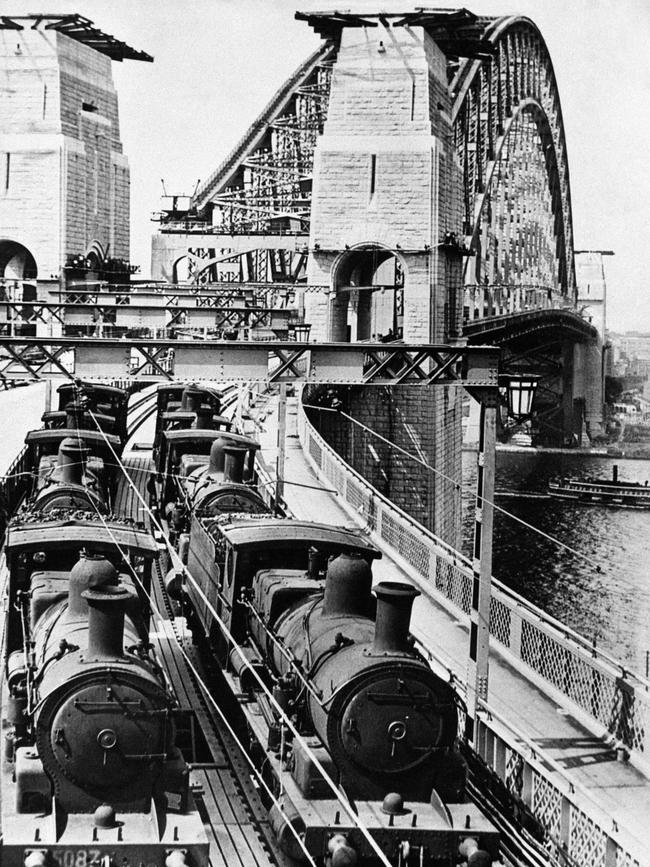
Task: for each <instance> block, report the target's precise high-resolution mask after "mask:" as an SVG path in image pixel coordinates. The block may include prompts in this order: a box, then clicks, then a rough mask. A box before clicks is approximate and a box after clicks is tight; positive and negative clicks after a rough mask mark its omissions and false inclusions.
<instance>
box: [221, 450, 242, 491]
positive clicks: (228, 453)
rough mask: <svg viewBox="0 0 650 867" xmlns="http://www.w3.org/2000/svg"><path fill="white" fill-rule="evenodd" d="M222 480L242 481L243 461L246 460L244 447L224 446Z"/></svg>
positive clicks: (238, 482)
mask: <svg viewBox="0 0 650 867" xmlns="http://www.w3.org/2000/svg"><path fill="white" fill-rule="evenodd" d="M223 452H224V465H223V480H224V482H235V483H236V484H242V482H243V481H244V462H245V461H246V449H242V448H240V447H239V446H224V449H223Z"/></svg>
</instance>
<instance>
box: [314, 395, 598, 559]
mask: <svg viewBox="0 0 650 867" xmlns="http://www.w3.org/2000/svg"><path fill="white" fill-rule="evenodd" d="M303 408H304V409H316V410H323V411H324V412H335V413H337V414H338V415H342V416H344V417H345V418H347V419H349V420H350V421H351V422H353V423H354V424H356V425H358V426H359V427H360V428H362V429H363V430H365V431H367V432H368V433H369V434H372V436H374V437H377V439H380V440H381V441H382V442H384V443H386V445H388V446H390V447H391V448H394V449H396V450H397V451H398V452H401V453H402V454H403V455H404V456H405V457H407V458H409V459H410V460H412V461H415V462H416V463H418V464H421V465H422V466H423V467H426V469H428V470H431V472H432V473H435V474H436V475H438V476H440V478H442V479H445V480H446V481H448V482H450V483H451V484H452V485H454V487H455V488H456V490H457V491H465V493H469V494H475V493H476V491H474V489H473V488H470V487H468V486H467V485H463V484H462V483H461V482H459V481H458V480H457V479H454V478H452V477H451V476H448V475H447V474H446V473H444V472H443V471H442V470H440V469H438V468H437V467H434V466H432V465H431V464H429V463H427V462H426V461H424V460H422V458H419V457H417V456H416V455H414V454H412V453H411V452H408V451H407V450H406V449H404V448H402V446H398V445H397V443H394V442H391V440H389V439H387V438H386V437H385V436H382V434H380V433H378V432H377V431H375V430H373V429H372V428H369V427H368V426H367V425H365V424H364V423H363V422H361V421H359V420H358V419H356V418H354V417H353V416H351V415H348V414H347V413H346V412H344V411H343V410H339V409H334V408H332V407H328V406H315V405H311V404H304V405H303ZM481 499H482V500H483V501H484V502H486V503H487V504H488V505H490V506H492V508H493V509H495V510H496V511H497V512H501V514H503V515H505V516H506V517H508V518H510V519H511V520H513V521H516V522H517V523H518V524H521V525H522V526H523V527H526V528H527V529H529V530H532V531H533V532H534V533H538V534H539V535H540V536H543V537H544V538H545V539H547V540H548V541H549V542H553V543H554V544H555V545H558V546H559V547H560V548H564V549H565V550H566V551H568V552H569V553H570V554H573V555H574V556H576V557H578V558H580V559H581V560H584V561H585V563H588V564H589V566H591V567H592V568H594V569H595V570H596V572H602V571H603V570H602V566H599V565H598V564H597V563H594V562H593V561H592V560H590V559H589V557H588V556H587V555H586V554H583V553H582V552H581V551H578V550H576V549H575V548H572V547H571V545H567V543H566V542H562V541H560V539H556V538H555V537H554V536H550V535H549V534H548V533H545V532H544V530H540V529H539V527H535V526H534V525H533V524H529V523H528V521H524V519H523V518H519V517H518V516H517V515H513V514H512V512H509V511H508V510H507V509H504V508H502V507H501V506H498V505H497V504H496V503H494V502H492V501H490V500H488V499H487V498H486V497H481Z"/></svg>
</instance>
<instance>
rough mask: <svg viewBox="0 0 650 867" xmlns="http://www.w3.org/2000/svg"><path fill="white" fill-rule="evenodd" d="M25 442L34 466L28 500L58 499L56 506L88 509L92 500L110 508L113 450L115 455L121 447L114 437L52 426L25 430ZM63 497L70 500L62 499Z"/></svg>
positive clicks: (114, 470) (114, 472)
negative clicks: (53, 427) (45, 428)
mask: <svg viewBox="0 0 650 867" xmlns="http://www.w3.org/2000/svg"><path fill="white" fill-rule="evenodd" d="M25 443H26V444H27V446H28V448H29V450H30V458H29V463H30V466H33V467H34V469H35V480H34V484H33V486H32V491H31V494H30V498H31V499H34V498H35V499H36V500H39V498H40V500H41V501H42V503H44V502H45V501H47V500H53V498H54V499H55V500H56V499H57V498H60V502H57V503H56V507H57V508H58V507H61V508H65V507H71V506H76V507H77V508H90V509H91V510H92V509H93V508H94V505H93V503H95V505H97V507H98V508H101V509H102V510H103V511H110V508H111V502H112V497H113V495H114V492H115V487H116V484H117V468H116V466H115V464H116V459H115V455H114V452H115V454H119V450H120V448H121V443H120V440H119V438H118V437H116V436H114V435H111V434H104V433H100V432H99V431H97V430H84V431H80V430H79V429H78V428H56V429H53V430H36V431H29V432H28V434H27V436H26V437H25ZM46 491H48V492H47V494H46ZM84 492H86V493H84ZM66 496H68V499H69V500H70V501H71V502H67V503H66V502H65V498H66ZM84 504H85V505H84ZM53 507H54V506H53V505H50V508H53Z"/></svg>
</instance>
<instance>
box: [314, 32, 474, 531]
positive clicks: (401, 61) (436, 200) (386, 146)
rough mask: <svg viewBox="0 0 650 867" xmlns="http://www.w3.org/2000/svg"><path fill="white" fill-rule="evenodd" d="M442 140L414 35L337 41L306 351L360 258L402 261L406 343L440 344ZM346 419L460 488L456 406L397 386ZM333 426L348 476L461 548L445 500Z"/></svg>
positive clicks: (458, 227)
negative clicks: (355, 475) (382, 254)
mask: <svg viewBox="0 0 650 867" xmlns="http://www.w3.org/2000/svg"><path fill="white" fill-rule="evenodd" d="M451 133H452V125H451V101H450V94H449V91H448V87H447V72H446V59H445V57H444V55H443V53H442V52H441V51H440V49H439V48H438V46H437V45H436V44H435V42H434V41H433V40H432V39H431V37H430V36H429V35H428V34H427V33H426V31H425V30H424V29H423V28H421V27H412V28H409V27H395V28H385V27H383V26H382V25H381V24H380V25H379V26H378V27H376V28H366V29H364V28H344V29H343V32H342V35H341V46H340V50H339V53H338V57H337V60H336V63H335V66H334V70H333V77H332V86H331V93H330V102H329V108H328V117H327V122H326V125H325V129H324V133H323V135H322V136H321V137H320V139H319V141H318V145H317V148H316V153H315V161H314V180H313V194H312V213H311V236H310V245H309V246H310V260H309V265H308V278H309V283H312V284H321V285H323V284H324V285H327V286H329V294H326V293H306V295H305V316H306V320H307V321H308V322H310V323H311V325H312V332H311V334H312V337H313V338H314V339H316V340H345V339H347V316H348V297H347V294H346V291H347V290H346V289H345V288H344V285H343V284H344V282H345V281H344V277H343V276H342V275H343V273H344V271H345V267H344V264H345V263H347V262H349V261H350V257H351V256H354V253H355V251H360V250H364V249H366V250H367V249H377V250H379V251H390V252H391V253H393V254H394V255H395V256H396V257H397V258H398V259H399V261H400V264H401V267H402V270H403V273H404V320H403V323H404V334H403V336H404V340H405V341H406V342H409V343H418V342H420V343H435V342H439V343H443V342H446V340H447V339H448V334H449V322H448V310H449V300H450V295H451V293H452V291H453V290H454V289H456V288H457V287H459V286H460V285H461V261H460V259H459V258H458V257H457V256H455V255H454V254H453V250H451V251H450V249H449V246H448V245H444V241H445V238H446V236H447V234H448V233H455V234H457V235H460V234H461V232H462V222H461V203H462V199H461V173H460V168H459V165H458V163H457V159H456V156H455V153H454V149H453V147H452V138H451ZM441 245H442V246H441ZM346 273H349V272H346ZM366 291H367V290H366ZM353 339H354V335H353ZM381 395H384V396H383V397H382V396H381ZM386 395H388V396H386ZM350 405H351V406H352V407H354V409H355V414H356V415H357V416H358V417H359V418H360V419H361V420H364V419H365V420H366V422H367V423H368V424H369V426H372V427H375V429H377V430H379V432H381V433H382V434H383V435H385V436H388V437H389V438H390V437H393V438H394V440H395V441H396V442H398V444H400V445H402V446H403V447H404V448H406V449H408V450H409V451H413V452H414V453H417V454H419V455H420V457H422V458H423V459H424V460H426V461H427V462H429V463H430V464H432V465H433V466H435V467H436V468H437V469H438V470H439V471H440V472H441V473H442V474H444V475H445V476H449V477H452V478H455V479H460V429H461V428H460V424H461V421H460V419H461V410H460V401H456V400H455V399H454V400H451V401H450V398H449V396H448V395H445V394H444V393H443V392H442V391H440V390H434V389H429V388H422V387H419V386H400V387H396V388H395V389H393V391H392V392H390V393H388V392H386V390H385V389H380V390H379V391H378V390H376V389H375V388H368V389H365V390H362V391H354V394H353V397H352V398H351V400H350ZM333 424H334V422H331V421H330V422H328V426H329V427H328V433H329V435H330V436H332V437H333V438H335V439H336V440H337V442H338V445H339V447H340V449H341V450H342V453H343V454H345V453H347V454H349V455H351V456H352V461H353V465H354V466H355V468H356V469H357V470H358V471H360V472H362V473H363V474H364V475H366V476H367V478H369V479H371V480H374V479H376V480H377V481H378V487H380V489H381V487H382V484H383V487H384V489H386V490H390V496H391V499H393V500H394V501H395V502H396V503H397V504H398V505H400V506H401V507H403V508H404V509H406V510H409V511H411V512H412V514H414V516H416V517H417V518H418V519H419V520H421V521H422V522H423V523H425V524H426V525H428V526H429V527H430V528H431V529H432V530H434V532H437V533H438V534H439V535H440V536H442V537H443V538H444V539H445V540H446V541H448V542H450V543H451V544H457V543H458V541H459V533H460V512H459V509H457V508H456V507H455V500H456V499H457V493H456V491H455V488H453V486H452V489H451V490H450V485H449V483H448V482H444V483H443V482H442V476H437V475H436V474H435V473H432V472H430V471H427V470H424V469H423V468H422V467H419V468H418V465H417V464H413V463H412V462H411V464H410V466H408V465H407V464H405V463H403V462H402V460H401V459H398V458H397V457H396V455H395V452H394V450H392V453H390V454H389V452H384V451H383V450H382V449H379V450H377V446H376V444H375V446H374V448H375V452H376V454H377V455H378V456H379V460H377V459H376V458H375V457H374V456H373V453H372V452H371V451H369V450H368V449H367V448H366V447H363V448H361V447H360V446H359V444H358V442H357V443H356V444H354V443H352V442H348V441H347V440H346V438H347V437H348V434H347V433H346V432H345V431H344V430H343V428H342V429H341V431H340V432H339V433H336V432H335V431H333V430H332V429H331V428H332V425H333ZM350 436H351V434H350Z"/></svg>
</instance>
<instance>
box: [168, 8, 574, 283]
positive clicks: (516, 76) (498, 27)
mask: <svg viewBox="0 0 650 867" xmlns="http://www.w3.org/2000/svg"><path fill="white" fill-rule="evenodd" d="M298 17H302V18H303V19H305V20H307V21H308V22H309V23H310V24H311V26H312V27H314V29H315V30H316V31H317V32H319V33H320V34H321V35H322V36H324V37H325V38H326V41H325V42H324V44H323V45H322V46H321V48H320V49H319V51H317V52H316V53H315V54H314V55H313V56H312V57H311V58H309V59H308V60H307V61H306V62H305V63H304V64H303V65H302V66H301V67H300V69H298V70H297V71H296V73H295V74H294V75H293V76H292V77H291V78H290V79H289V80H288V81H287V82H286V83H285V85H283V87H282V88H281V89H280V90H279V91H278V92H277V93H276V95H275V96H274V98H273V99H272V100H271V102H270V103H269V104H268V105H267V106H266V108H265V109H264V110H263V111H262V113H261V114H260V116H259V118H258V119H257V120H256V121H255V123H254V124H253V125H252V126H251V127H250V129H249V130H248V131H247V133H246V135H245V136H244V138H243V139H242V140H241V142H240V143H239V144H238V145H237V147H236V148H235V149H234V150H233V152H232V153H231V154H230V155H229V156H228V157H227V158H226V159H225V160H224V162H223V163H222V164H221V165H220V166H219V168H218V169H217V170H216V171H215V172H214V173H213V174H212V175H211V176H210V177H209V178H208V179H207V180H206V181H205V182H204V183H203V184H202V185H201V186H200V188H199V189H198V190H197V191H196V193H195V195H194V197H193V199H192V208H191V214H190V215H188V217H189V218H190V219H191V220H192V221H195V222H194V223H193V225H194V226H195V227H196V228H197V230H201V231H203V232H205V231H208V232H214V233H215V234H221V235H227V234H229V233H231V232H232V233H236V234H283V233H286V232H297V233H301V232H302V233H307V232H308V231H309V218H310V211H311V177H312V166H313V154H314V147H315V145H316V140H317V137H318V135H319V133H320V132H322V130H323V126H324V123H325V121H326V119H327V107H328V101H329V92H330V81H331V72H332V66H333V64H334V62H335V58H336V52H337V44H338V39H339V36H340V30H341V28H342V27H343V26H357V27H361V26H369V27H377V26H380V24H381V25H382V26H383V25H386V26H389V27H398V26H413V27H416V26H422V27H424V29H426V30H427V31H428V32H429V33H430V34H431V36H432V38H433V39H435V40H436V41H437V43H438V45H439V46H440V47H441V48H442V50H443V51H444V52H445V54H446V55H447V58H448V79H449V82H450V89H451V91H452V94H453V96H454V100H455V101H454V105H453V120H454V141H455V146H456V150H457V153H458V156H459V159H460V163H461V167H462V171H463V176H464V201H463V211H464V220H463V222H464V225H462V226H461V225H459V226H458V234H464V235H465V236H466V237H468V238H469V239H470V241H471V245H472V249H473V250H474V252H475V253H476V255H475V256H472V257H469V259H468V261H467V270H466V282H468V283H476V284H484V283H490V284H503V285H508V286H521V285H529V286H530V285H534V286H537V287H543V288H544V290H545V291H546V290H549V289H550V290H551V291H552V293H553V294H554V295H555V294H557V296H558V297H561V296H569V298H570V299H571V300H573V299H574V296H575V273H574V266H573V233H572V222H571V197H570V188H569V170H568V165H567V154H566V145H565V139H564V130H563V126H562V112H561V108H560V101H559V97H558V92H557V86H556V82H555V75H554V73H553V67H552V64H551V60H550V58H549V54H548V51H547V49H546V46H545V44H544V40H543V38H542V36H541V34H540V32H539V31H538V29H537V27H536V26H535V25H534V24H533V23H532V22H531V21H529V20H528V19H526V18H517V17H513V18H499V19H494V18H478V17H476V16H474V15H472V14H471V13H469V12H467V11H466V10H459V11H458V12H451V11H450V10H438V11H436V10H428V11H427V10H421V11H419V12H414V13H409V14H407V15H405V16H401V15H393V14H387V13H372V14H368V15H364V16H363V21H361V20H360V19H359V16H354V15H352V14H343V13H306V14H304V15H299V16H298ZM357 19H358V20H357ZM186 227H187V220H185V219H184V220H183V221H182V222H181V223H179V225H178V230H179V231H185V229H186ZM162 230H163V231H165V232H169V231H174V220H173V218H171V217H170V219H168V220H165V221H164V224H163V227H162ZM194 252H195V254H196V259H194V260H193V264H192V276H194V274H196V275H198V274H199V273H202V272H203V269H204V264H203V262H201V260H204V261H207V260H208V259H210V254H211V255H212V257H214V256H215V255H216V256H219V254H220V253H221V254H226V253H227V250H226V249H224V250H220V249H219V248H215V249H212V250H209V251H207V250H205V249H203V248H197V249H196V250H195V251H194ZM231 264H232V267H233V268H235V269H236V270H237V271H238V274H237V276H236V277H234V278H233V279H237V280H242V281H246V280H250V279H258V280H268V281H274V280H278V279H285V278H288V279H301V278H303V277H304V264H305V262H304V259H301V257H300V256H297V255H296V254H289V253H288V252H285V251H267V250H258V251H255V252H252V253H249V254H247V256H246V257H244V256H241V257H239V256H238V255H235V256H234V257H233V262H232V263H231ZM224 267H226V266H224ZM218 270H219V269H218V268H216V267H214V266H213V267H212V270H211V272H209V273H207V274H205V275H203V276H202V277H201V278H200V279H201V280H208V281H216V280H219V279H220V277H219V274H218Z"/></svg>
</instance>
